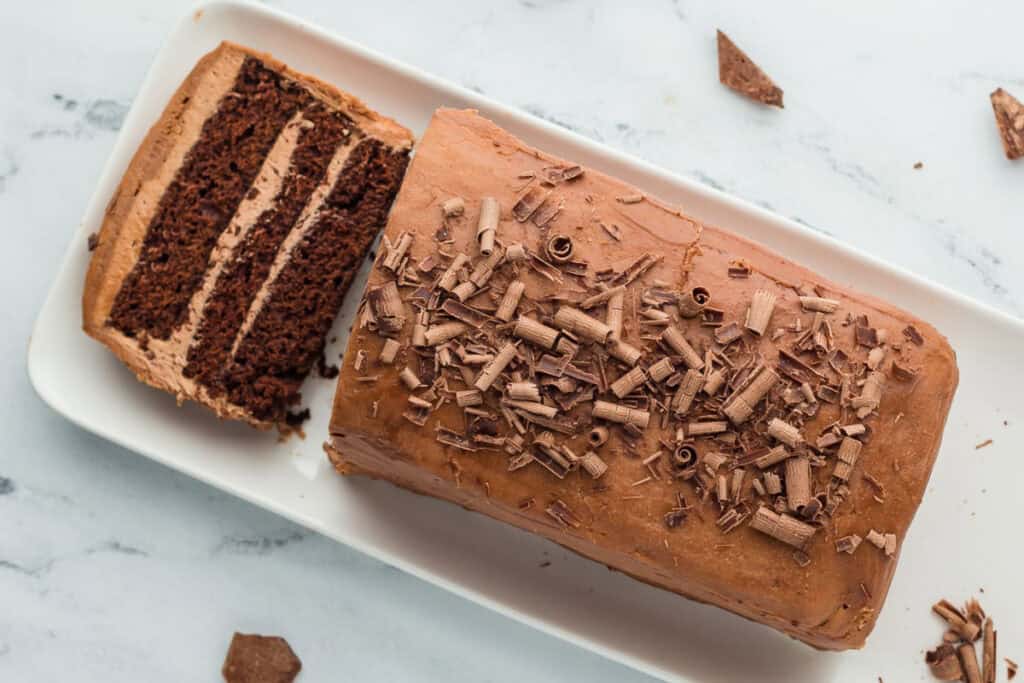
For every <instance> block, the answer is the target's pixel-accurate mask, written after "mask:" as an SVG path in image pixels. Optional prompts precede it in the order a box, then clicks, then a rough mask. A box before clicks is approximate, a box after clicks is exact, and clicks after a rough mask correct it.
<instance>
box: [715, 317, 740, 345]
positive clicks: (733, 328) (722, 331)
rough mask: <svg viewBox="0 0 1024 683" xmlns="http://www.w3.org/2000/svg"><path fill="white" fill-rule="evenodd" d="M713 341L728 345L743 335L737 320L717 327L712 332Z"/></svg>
mask: <svg viewBox="0 0 1024 683" xmlns="http://www.w3.org/2000/svg"><path fill="white" fill-rule="evenodd" d="M714 336H715V341H716V342H718V343H719V344H721V345H722V346H728V345H729V344H731V343H733V342H734V341H736V340H737V339H739V338H740V337H742V336H743V328H742V327H740V326H739V323H737V322H731V323H728V324H727V325H723V326H722V327H719V328H718V329H716V330H715V332H714Z"/></svg>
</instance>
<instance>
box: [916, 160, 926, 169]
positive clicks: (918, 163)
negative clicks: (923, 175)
mask: <svg viewBox="0 0 1024 683" xmlns="http://www.w3.org/2000/svg"><path fill="white" fill-rule="evenodd" d="M922 168H924V164H923V163H921V162H920V161H919V162H917V163H916V164H914V170H915V171H920V170H921V169H922Z"/></svg>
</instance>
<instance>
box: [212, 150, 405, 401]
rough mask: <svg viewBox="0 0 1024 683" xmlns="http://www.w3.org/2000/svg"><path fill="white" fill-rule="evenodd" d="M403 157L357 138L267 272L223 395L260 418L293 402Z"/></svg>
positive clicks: (390, 195)
mask: <svg viewBox="0 0 1024 683" xmlns="http://www.w3.org/2000/svg"><path fill="white" fill-rule="evenodd" d="M406 163H407V156H406V155H405V154H404V153H403V152H394V151H393V150H391V149H390V148H388V147H386V146H385V145H383V144H382V143H380V142H379V141H377V140H373V139H365V140H362V141H361V142H359V144H357V145H356V146H355V147H354V148H353V149H352V151H351V153H350V154H349V155H348V157H347V159H346V162H345V166H344V169H343V170H342V171H341V173H340V174H339V177H338V179H337V181H336V182H335V183H334V184H333V187H332V189H331V191H330V193H329V194H328V195H327V196H326V197H325V198H324V201H323V205H322V206H320V207H319V209H318V210H317V212H316V214H315V215H313V216H311V217H310V220H309V222H308V225H307V226H306V227H305V229H304V230H303V232H302V233H301V234H297V235H296V240H295V242H294V243H293V244H290V245H287V244H286V247H287V257H288V258H287V260H286V261H284V262H282V263H281V265H280V268H279V269H278V270H277V271H276V273H272V274H271V277H270V279H269V283H268V285H267V287H266V293H265V298H264V299H263V300H261V301H260V300H258V303H260V304H261V305H260V307H259V308H258V311H257V312H256V314H255V315H254V316H253V319H252V322H251V324H250V325H249V326H248V329H246V330H245V332H244V336H241V337H240V339H239V342H238V344H237V348H236V350H235V354H234V358H233V360H232V362H231V365H230V367H229V369H228V371H227V373H226V375H225V385H226V387H227V389H228V398H229V400H230V401H231V402H232V403H236V404H240V405H244V406H246V407H247V408H248V409H249V410H251V411H252V412H253V414H254V415H256V416H257V417H259V418H261V419H275V418H276V417H278V416H281V415H283V413H284V411H285V410H286V409H287V407H288V406H290V405H293V404H294V403H296V402H297V401H298V389H299V385H300V384H301V383H302V379H303V377H305V376H306V374H308V373H309V371H310V369H311V368H312V367H313V364H314V363H316V361H317V359H318V358H319V356H320V353H321V351H322V349H323V345H324V338H325V336H326V335H327V332H328V331H329V330H330V327H331V324H332V322H333V321H334V317H335V315H336V314H337V311H338V309H339V308H340V306H341V302H342V299H343V297H344V294H345V291H346V290H347V289H348V286H349V284H350V283H351V281H352V278H353V277H354V276H355V273H356V271H357V270H358V268H359V265H360V262H361V261H362V258H363V255H364V254H365V253H366V251H367V249H369V246H370V244H371V243H372V242H373V239H374V237H375V236H376V234H377V229H378V226H380V225H381V224H382V223H383V222H384V220H385V219H386V217H387V212H388V209H389V208H390V206H391V202H392V200H393V199H394V196H395V194H396V193H397V191H398V186H399V183H400V182H401V179H402V175H403V174H404V172H405V166H406Z"/></svg>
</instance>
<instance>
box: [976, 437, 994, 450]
mask: <svg viewBox="0 0 1024 683" xmlns="http://www.w3.org/2000/svg"><path fill="white" fill-rule="evenodd" d="M991 445H992V439H985V440H984V441H982V442H981V443H979V444H978V445H977V446H975V447H974V450H976V451H980V450H981V449H982V448H985V447H986V446H991Z"/></svg>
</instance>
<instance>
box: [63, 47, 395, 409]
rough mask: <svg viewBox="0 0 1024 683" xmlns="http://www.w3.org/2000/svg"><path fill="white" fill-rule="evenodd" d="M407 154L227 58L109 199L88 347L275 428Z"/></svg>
mask: <svg viewBox="0 0 1024 683" xmlns="http://www.w3.org/2000/svg"><path fill="white" fill-rule="evenodd" d="M411 146H412V136H411V134H410V133H409V131H407V130H406V129H405V128H403V127H401V126H399V125H398V124H396V123H394V122H393V121H391V120H389V119H386V118H384V117H382V116H380V115H378V114H377V113H375V112H373V111H371V110H369V109H368V108H367V107H366V106H365V105H364V104H363V103H362V102H360V101H359V100H357V99H356V98H354V97H352V96H351V95H348V94H347V93H344V92H341V91H339V90H337V89H336V88H334V87H332V86H330V85H328V84H326V83H323V82H322V81H319V80H317V79H316V78H313V77H312V76H307V75H305V74H300V73H297V72H295V71H293V70H291V69H289V68H288V67H286V66H285V65H284V64H282V63H280V62H278V61H276V60H274V59H273V58H271V57H270V56H269V55H265V54H260V53H258V52H255V51H253V50H250V49H248V48H245V47H242V46H239V45H234V44H231V43H223V44H221V46H220V47H218V48H217V49H216V50H214V51H213V52H211V53H210V54H208V55H206V56H205V57H203V58H202V59H201V60H200V61H199V63H198V64H197V65H196V67H195V68H194V69H193V70H192V72H191V73H190V74H189V76H188V78H186V79H185V81H184V83H182V85H181V86H180V87H179V88H178V90H177V92H175V94H174V96H173V97H172V98H171V101H170V102H169V103H168V105H167V107H166V109H165V110H164V112H163V115H162V116H161V117H160V119H159V120H158V121H157V122H156V124H155V125H154V126H153V127H152V128H151V129H150V131H149V134H148V135H147V136H146V138H145V140H144V141H143V143H142V145H141V146H140V147H139V149H138V151H137V152H136V154H135V156H134V158H133V159H132V161H131V164H130V165H129V167H128V170H127V171H126V172H125V175H124V178H123V179H122V181H121V184H120V185H119V186H118V188H117V190H116V192H115V193H114V197H113V199H112V200H111V202H110V205H109V207H108V209H107V214H106V217H105V219H104V221H103V226H102V229H101V230H100V232H99V234H98V236H97V237H96V238H95V239H94V240H92V242H91V246H94V252H93V256H92V261H91V263H90V265H89V272H88V275H87V278H86V283H85V294H84V297H83V319H84V327H85V331H86V332H87V333H88V334H89V335H91V336H93V337H95V338H96V339H98V340H99V341H101V342H103V343H104V344H106V345H107V346H108V347H109V348H110V349H111V350H112V351H113V352H114V353H115V354H116V355H117V356H118V358H120V359H121V360H122V361H123V362H124V363H125V364H126V365H128V367H129V368H131V369H132V370H133V371H134V372H135V374H136V375H137V376H138V378H139V379H140V380H142V381H143V382H146V383H148V384H150V385H152V386H154V387H157V388H159V389H163V390H165V391H168V392H171V393H173V394H175V395H176V396H177V397H178V399H179V401H181V400H184V399H190V400H194V401H198V402H199V403H201V404H203V405H206V406H208V407H210V408H211V409H213V410H214V411H216V413H217V414H218V415H219V416H221V417H226V418H234V419H240V420H244V421H246V422H249V423H250V424H252V425H255V426H257V427H261V428H265V427H270V426H273V425H278V426H284V425H285V423H286V422H287V421H288V419H289V410H290V409H291V408H292V407H293V406H295V405H296V404H297V403H298V402H299V398H300V396H299V386H300V384H301V383H302V380H303V378H304V377H305V376H306V375H307V374H308V373H309V371H310V369H311V368H312V367H313V365H314V363H316V362H317V360H319V359H320V357H321V354H322V352H323V347H324V343H325V336H326V334H327V332H328V330H329V329H330V326H331V324H332V322H333V320H334V318H335V316H336V315H337V312H338V309H339V308H340V307H341V302H342V298H343V297H344V295H345V292H346V290H347V288H348V286H349V283H350V282H351V280H352V277H353V276H354V274H355V272H356V270H357V269H358V268H359V265H360V263H361V261H362V259H363V258H364V256H365V254H366V252H367V251H368V249H369V247H370V245H371V243H372V242H373V240H374V238H375V236H376V234H377V232H378V231H379V229H380V227H381V226H382V225H383V224H384V222H385V220H386V217H387V213H388V210H389V208H390V206H391V202H392V200H393V199H394V195H395V193H396V192H397V190H398V185H399V183H400V182H401V179H402V175H403V173H404V171H405V166H406V163H407V161H408V155H409V150H410V148H411Z"/></svg>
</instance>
